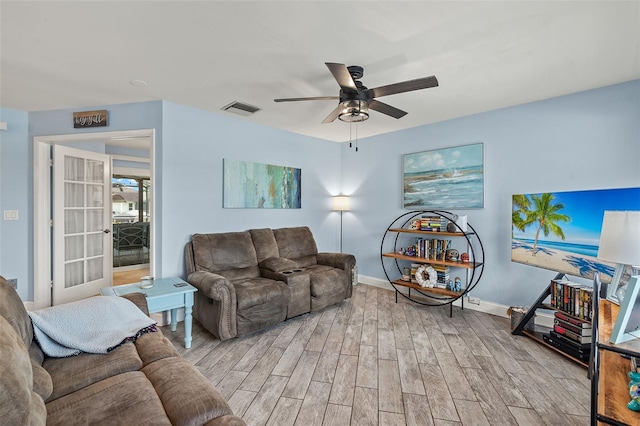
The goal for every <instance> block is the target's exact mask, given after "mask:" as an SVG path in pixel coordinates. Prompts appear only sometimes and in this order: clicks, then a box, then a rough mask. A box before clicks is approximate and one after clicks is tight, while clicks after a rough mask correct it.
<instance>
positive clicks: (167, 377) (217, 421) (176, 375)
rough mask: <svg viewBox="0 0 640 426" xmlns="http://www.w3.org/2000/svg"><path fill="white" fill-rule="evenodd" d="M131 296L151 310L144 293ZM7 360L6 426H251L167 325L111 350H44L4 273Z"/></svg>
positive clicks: (0, 385)
mask: <svg viewBox="0 0 640 426" xmlns="http://www.w3.org/2000/svg"><path fill="white" fill-rule="evenodd" d="M128 298H129V300H132V301H133V302H134V303H136V305H138V306H139V307H140V308H141V309H142V310H143V311H144V312H145V313H147V314H148V312H147V311H146V301H145V299H144V296H142V295H141V294H140V293H137V294H135V295H131V297H128ZM0 358H1V359H2V361H1V362H0V424H6V425H44V424H47V425H65V426H69V425H89V424H101V425H154V426H155V425H208V426H237V425H246V424H245V422H244V421H243V420H242V419H240V418H238V417H236V416H234V415H233V413H232V412H231V409H230V408H229V405H228V404H227V403H226V401H225V400H224V399H223V398H222V396H221V395H220V394H219V393H218V391H216V389H215V388H214V387H213V386H212V385H211V383H210V382H209V381H208V380H207V379H206V378H205V377H204V376H203V375H202V374H200V372H198V370H197V369H196V368H195V367H194V366H192V365H191V364H190V363H189V362H188V361H186V360H185V359H183V358H181V357H180V355H179V354H178V352H176V350H175V348H174V347H173V346H172V345H171V343H170V342H169V340H167V338H166V337H164V336H163V334H162V332H160V331H157V332H152V333H147V334H144V335H142V336H141V337H140V338H138V339H137V340H136V341H135V343H125V344H123V345H121V346H119V347H118V348H116V349H114V350H113V351H111V352H109V353H108V354H106V355H100V354H86V353H83V354H80V355H77V356H73V357H68V358H49V357H47V356H45V355H44V354H43V352H42V350H41V349H40V347H39V346H38V343H37V342H36V341H35V340H34V338H33V327H32V324H31V319H30V318H29V316H28V314H27V311H26V309H25V308H24V304H23V303H22V301H21V300H20V297H19V296H18V294H17V293H16V292H15V290H14V289H13V287H11V285H9V283H7V282H6V281H5V279H4V278H2V277H0Z"/></svg>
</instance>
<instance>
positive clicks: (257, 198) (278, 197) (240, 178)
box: [223, 158, 302, 209]
mask: <svg viewBox="0 0 640 426" xmlns="http://www.w3.org/2000/svg"><path fill="white" fill-rule="evenodd" d="M223 169H224V179H223V199H224V201H223V207H224V208H226V209H229V208H249V209H250V208H259V209H299V208H301V207H302V202H301V199H302V198H301V191H302V184H301V176H302V170H301V169H296V168H293V167H284V166H274V165H271V164H261V163H251V162H248V161H239V160H229V159H228V158H225V159H224V160H223Z"/></svg>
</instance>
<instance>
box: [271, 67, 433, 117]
mask: <svg viewBox="0 0 640 426" xmlns="http://www.w3.org/2000/svg"><path fill="white" fill-rule="evenodd" d="M325 65H326V66H327V68H329V71H331V74H333V77H334V78H335V79H336V81H337V82H338V85H339V86H340V96H316V97H310V98H283V99H274V101H275V102H296V101H326V100H338V101H339V104H338V106H337V107H336V109H334V110H333V111H331V114H329V115H328V116H327V118H325V119H324V121H323V122H322V123H331V122H333V121H334V120H335V119H336V118H338V119H340V120H341V121H346V122H349V123H354V122H361V121H365V120H366V119H368V118H369V109H372V110H375V111H378V112H381V113H383V114H386V115H388V116H390V117H393V118H401V117H404V116H405V115H407V113H406V111H402V110H401V109H398V108H396V107H392V106H391V105H388V104H385V103H384V102H380V101H379V100H377V99H375V98H379V97H381V96H388V95H395V94H396V93H404V92H411V91H413V90H421V89H428V88H429V87H436V86H438V79H437V78H436V77H435V76H433V75H432V76H431V77H424V78H418V79H415V80H408V81H403V82H401V83H394V84H389V85H387V86H380V87H376V88H375V89H367V88H366V87H365V86H364V85H363V84H362V82H361V81H359V80H360V79H361V78H362V76H363V74H364V68H363V67H361V66H357V65H353V66H350V67H347V66H346V65H344V64H336V63H333V62H325Z"/></svg>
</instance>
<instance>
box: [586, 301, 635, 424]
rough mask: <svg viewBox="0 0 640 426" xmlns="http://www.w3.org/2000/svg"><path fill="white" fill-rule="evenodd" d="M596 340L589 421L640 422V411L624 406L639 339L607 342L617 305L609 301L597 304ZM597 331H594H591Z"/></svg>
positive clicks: (627, 399) (596, 422)
mask: <svg viewBox="0 0 640 426" xmlns="http://www.w3.org/2000/svg"><path fill="white" fill-rule="evenodd" d="M598 308H599V309H598V311H599V312H598V319H597V321H598V323H597V325H596V327H597V341H596V342H595V350H596V351H597V354H596V353H594V354H592V366H591V370H590V371H591V424H592V425H594V426H595V425H596V424H598V423H606V424H612V425H630V426H631V425H640V412H636V411H632V410H629V409H628V408H627V403H628V402H629V401H630V400H631V399H630V398H629V388H628V383H629V379H628V377H627V373H628V372H629V371H631V361H630V357H640V339H636V340H631V341H628V342H623V343H619V344H614V343H610V342H609V338H610V337H611V331H612V329H613V325H614V324H615V321H616V318H617V317H618V311H619V310H620V307H619V306H618V305H616V304H615V303H611V302H610V301H608V300H600V303H599V304H598ZM594 332H596V330H594Z"/></svg>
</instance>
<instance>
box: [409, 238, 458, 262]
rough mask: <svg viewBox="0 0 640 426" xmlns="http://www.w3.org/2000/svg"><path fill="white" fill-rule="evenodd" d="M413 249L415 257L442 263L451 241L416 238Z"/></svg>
mask: <svg viewBox="0 0 640 426" xmlns="http://www.w3.org/2000/svg"><path fill="white" fill-rule="evenodd" d="M415 247H416V250H415V252H416V256H417V257H422V258H425V259H434V260H442V261H444V260H445V256H446V253H447V250H448V249H449V248H450V247H451V240H433V239H429V238H418V239H417V240H416V244H415Z"/></svg>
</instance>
